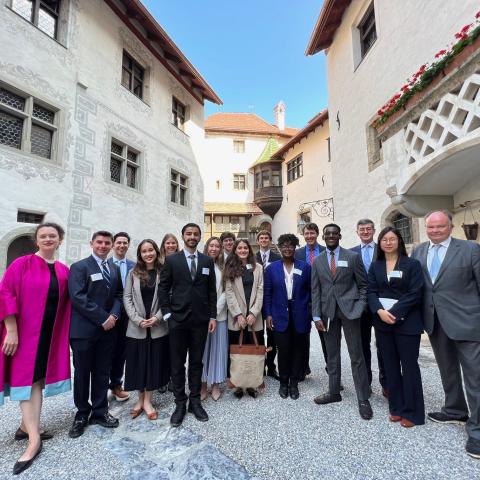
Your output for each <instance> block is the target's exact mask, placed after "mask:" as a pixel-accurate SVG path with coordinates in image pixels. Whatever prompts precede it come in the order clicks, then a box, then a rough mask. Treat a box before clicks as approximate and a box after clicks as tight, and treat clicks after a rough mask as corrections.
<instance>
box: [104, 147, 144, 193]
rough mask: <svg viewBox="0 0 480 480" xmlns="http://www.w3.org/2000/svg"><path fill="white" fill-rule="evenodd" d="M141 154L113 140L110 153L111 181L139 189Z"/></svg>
mask: <svg viewBox="0 0 480 480" xmlns="http://www.w3.org/2000/svg"><path fill="white" fill-rule="evenodd" d="M139 157H140V154H139V153H138V152H137V151H136V150H134V149H133V148H131V147H129V146H128V145H125V144H124V143H121V142H119V141H118V140H112V145H111V153H110V180H111V181H112V182H115V183H119V184H121V185H126V186H127V187H130V188H135V189H138V188H139V184H140V182H139V180H140V178H139V176H140V174H139V168H140V162H139Z"/></svg>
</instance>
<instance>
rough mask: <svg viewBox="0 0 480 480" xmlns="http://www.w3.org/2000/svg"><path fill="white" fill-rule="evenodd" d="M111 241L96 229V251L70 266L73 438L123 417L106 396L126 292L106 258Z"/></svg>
mask: <svg viewBox="0 0 480 480" xmlns="http://www.w3.org/2000/svg"><path fill="white" fill-rule="evenodd" d="M112 244H113V236H112V234H111V233H110V232H106V231H103V230H102V231H98V232H95V233H94V234H93V236H92V240H91V242H90V246H91V247H92V254H91V255H90V256H89V257H87V258H84V259H83V260H80V261H78V262H76V263H74V264H73V265H72V266H71V267H70V276H69V279H68V291H69V294H70V300H71V302H72V317H71V322H70V345H71V347H72V351H73V366H74V368H75V372H74V377H73V379H74V386H73V400H74V402H75V406H76V407H77V413H76V415H75V420H74V422H73V425H72V427H71V428H70V431H69V436H70V437H71V438H77V437H79V436H80V435H83V432H84V430H85V426H86V425H87V422H89V423H90V424H97V425H101V426H102V427H106V428H115V427H118V420H117V419H116V418H114V417H112V416H111V415H110V414H109V413H108V400H107V393H108V381H109V375H110V367H111V364H112V354H113V348H114V344H115V330H114V327H115V323H116V322H117V320H118V318H119V317H120V312H121V304H122V294H123V288H122V279H121V276H120V271H119V269H118V267H117V266H116V265H114V264H109V263H108V261H107V257H108V254H109V252H110V250H111V249H112ZM90 398H91V404H90V402H89V399H90Z"/></svg>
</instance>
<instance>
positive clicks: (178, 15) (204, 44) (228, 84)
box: [143, 0, 327, 127]
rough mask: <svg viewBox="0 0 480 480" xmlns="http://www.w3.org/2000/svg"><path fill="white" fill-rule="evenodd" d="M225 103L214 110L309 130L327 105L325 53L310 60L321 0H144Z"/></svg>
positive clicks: (208, 109)
mask: <svg viewBox="0 0 480 480" xmlns="http://www.w3.org/2000/svg"><path fill="white" fill-rule="evenodd" d="M143 2H144V4H145V6H146V7H147V8H148V9H149V10H150V12H151V13H152V14H153V16H154V17H155V18H156V19H157V21H158V22H159V23H160V25H161V26H162V27H163V28H164V29H165V30H166V31H167V33H168V34H169V35H170V37H171V38H172V39H173V40H174V41H175V43H176V44H177V45H178V47H179V48H180V49H181V50H182V52H183V53H184V54H185V55H186V56H187V58H188V59H189V60H190V61H191V62H192V64H193V65H195V67H196V68H197V69H198V71H199V72H200V73H201V74H202V75H203V76H204V78H205V79H206V80H207V82H209V84H210V85H211V86H212V87H213V89H214V90H215V92H216V93H217V94H218V95H219V96H220V98H221V99H222V100H223V103H224V104H223V106H217V105H213V104H211V103H210V102H206V104H205V115H206V116H208V115H210V114H212V113H215V112H220V111H223V112H255V113H257V114H258V115H260V116H261V117H262V118H264V119H265V120H267V121H268V122H273V107H274V105H275V104H276V103H277V102H278V101H279V100H283V101H284V102H285V104H286V106H287V110H286V124H287V126H290V127H302V126H304V125H305V123H306V122H307V121H308V120H309V119H310V118H312V117H313V116H314V115H315V114H316V113H318V112H319V111H320V110H322V109H323V108H325V107H326V105H327V88H326V75H325V55H324V54H323V53H319V54H317V55H315V56H313V57H306V56H305V55H304V52H305V49H306V46H307V43H308V40H309V38H310V34H311V33H312V31H313V27H314V25H315V21H316V19H317V17H318V14H319V12H320V7H321V5H322V0H302V1H294V0H237V1H232V0H182V1H172V0H143Z"/></svg>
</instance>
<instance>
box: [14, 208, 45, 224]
mask: <svg viewBox="0 0 480 480" xmlns="http://www.w3.org/2000/svg"><path fill="white" fill-rule="evenodd" d="M44 218H45V215H44V214H43V213H34V212H25V211H23V210H18V212H17V222H19V223H42V222H43V219H44Z"/></svg>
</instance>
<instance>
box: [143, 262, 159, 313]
mask: <svg viewBox="0 0 480 480" xmlns="http://www.w3.org/2000/svg"><path fill="white" fill-rule="evenodd" d="M156 283H157V271H156V270H155V269H154V270H149V271H148V280H147V283H146V284H145V285H143V286H142V287H140V291H141V292H142V300H143V305H144V307H145V316H146V319H147V320H148V319H149V318H150V317H151V316H152V315H151V312H150V310H151V309H152V302H153V296H154V294H155V284H156Z"/></svg>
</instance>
